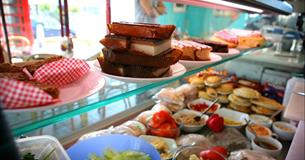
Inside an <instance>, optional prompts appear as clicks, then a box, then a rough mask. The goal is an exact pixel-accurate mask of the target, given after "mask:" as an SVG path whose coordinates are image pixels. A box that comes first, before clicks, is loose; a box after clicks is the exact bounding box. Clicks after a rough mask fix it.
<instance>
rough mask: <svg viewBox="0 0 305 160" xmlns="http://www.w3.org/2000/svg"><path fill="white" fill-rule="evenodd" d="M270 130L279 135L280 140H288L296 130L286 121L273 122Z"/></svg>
mask: <svg viewBox="0 0 305 160" xmlns="http://www.w3.org/2000/svg"><path fill="white" fill-rule="evenodd" d="M272 130H273V131H274V132H275V133H276V134H277V135H278V136H279V138H280V139H281V140H284V141H290V140H292V139H293V136H294V134H295V131H296V127H295V126H293V125H291V124H289V123H287V122H280V121H279V122H274V123H273V125H272Z"/></svg>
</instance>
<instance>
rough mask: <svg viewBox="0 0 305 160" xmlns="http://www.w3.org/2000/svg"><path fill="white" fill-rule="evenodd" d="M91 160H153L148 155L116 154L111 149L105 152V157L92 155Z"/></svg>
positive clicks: (137, 153) (135, 152) (133, 153)
mask: <svg viewBox="0 0 305 160" xmlns="http://www.w3.org/2000/svg"><path fill="white" fill-rule="evenodd" d="M89 160H151V158H150V157H149V156H148V155H147V154H145V153H142V152H137V151H123V152H116V151H113V150H111V149H107V150H105V152H104V156H102V157H98V156H97V155H96V154H91V155H90V156H89Z"/></svg>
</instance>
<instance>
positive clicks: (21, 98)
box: [0, 78, 59, 109]
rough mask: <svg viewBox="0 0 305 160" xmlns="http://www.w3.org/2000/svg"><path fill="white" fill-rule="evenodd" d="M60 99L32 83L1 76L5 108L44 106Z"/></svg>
mask: <svg viewBox="0 0 305 160" xmlns="http://www.w3.org/2000/svg"><path fill="white" fill-rule="evenodd" d="M58 101H59V100H58V99H53V98H52V97H51V96H50V95H49V94H47V93H45V92H44V91H43V90H41V89H39V88H37V87H35V86H33V85H32V84H29V83H26V82H21V81H16V80H13V79H7V78H0V103H2V105H3V106H4V108H5V109H17V108H27V107H35V106H43V105H47V104H51V103H55V102H58Z"/></svg>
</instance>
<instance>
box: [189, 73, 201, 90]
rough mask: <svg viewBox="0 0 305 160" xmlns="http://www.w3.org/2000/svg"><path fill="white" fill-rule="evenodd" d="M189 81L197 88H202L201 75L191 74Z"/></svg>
mask: <svg viewBox="0 0 305 160" xmlns="http://www.w3.org/2000/svg"><path fill="white" fill-rule="evenodd" d="M188 81H189V83H190V84H192V85H194V86H196V87H197V88H199V89H202V88H204V86H205V85H204V79H203V77H199V76H192V77H190V78H189V79H188Z"/></svg>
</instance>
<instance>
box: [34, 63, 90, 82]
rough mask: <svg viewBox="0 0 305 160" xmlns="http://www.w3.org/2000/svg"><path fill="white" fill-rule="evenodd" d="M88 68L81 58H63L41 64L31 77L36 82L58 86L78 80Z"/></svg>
mask: <svg viewBox="0 0 305 160" xmlns="http://www.w3.org/2000/svg"><path fill="white" fill-rule="evenodd" d="M89 69H90V67H89V65H88V64H87V63H86V62H85V61H83V60H80V59H74V58H64V59H61V60H58V61H54V62H51V63H47V64H45V65H43V66H41V67H40V68H38V69H37V70H36V71H35V73H34V76H33V77H34V79H35V80H37V81H38V82H41V83H46V84H50V85H53V86H56V87H59V86H63V85H66V84H69V83H71V82H74V81H76V80H78V79H79V78H81V77H83V76H84V75H85V74H86V73H87V72H88V71H89Z"/></svg>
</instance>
